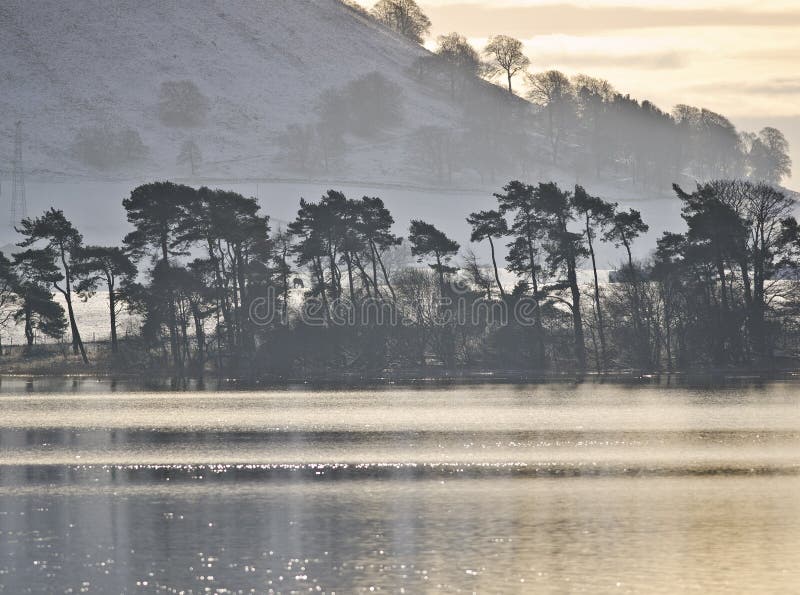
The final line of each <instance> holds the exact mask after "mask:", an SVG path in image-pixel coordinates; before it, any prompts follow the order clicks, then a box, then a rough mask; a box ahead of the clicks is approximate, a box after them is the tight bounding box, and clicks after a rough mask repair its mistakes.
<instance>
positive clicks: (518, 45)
mask: <svg viewBox="0 0 800 595" xmlns="http://www.w3.org/2000/svg"><path fill="white" fill-rule="evenodd" d="M483 52H484V54H485V55H486V56H487V57H488V58H489V59H490V62H489V67H490V68H491V72H492V73H493V74H495V75H500V74H505V76H506V79H507V81H508V92H509V93H513V92H514V91H513V90H512V88H511V79H512V78H513V77H514V76H515V75H516V74H517V73H519V72H522V71H524V70H525V69H526V68H528V66H529V65H530V63H531V61H530V60H529V59H528V57H527V56H526V55H525V53H524V50H523V47H522V42H521V41H520V40H518V39H514V38H513V37H509V36H507V35H495V36H494V37H492V38H490V39H489V43H487V44H486V48H484V50H483Z"/></svg>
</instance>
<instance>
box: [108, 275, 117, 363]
mask: <svg viewBox="0 0 800 595" xmlns="http://www.w3.org/2000/svg"><path fill="white" fill-rule="evenodd" d="M108 309H109V316H110V319H111V353H117V352H118V351H119V346H118V344H117V304H116V299H115V296H114V285H113V284H112V283H109V286H108Z"/></svg>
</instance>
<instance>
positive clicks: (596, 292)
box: [586, 213, 608, 372]
mask: <svg viewBox="0 0 800 595" xmlns="http://www.w3.org/2000/svg"><path fill="white" fill-rule="evenodd" d="M586 239H587V243H588V245H589V255H590V256H591V258H592V273H593V274H594V307H595V315H596V316H597V335H598V337H599V338H600V362H601V366H600V367H601V371H602V372H605V370H606V366H607V365H608V361H607V359H606V333H605V328H604V326H603V309H602V307H601V304H600V283H599V282H598V279H597V260H596V257H595V254H594V245H593V243H592V230H591V222H590V220H589V214H588V213H587V214H586Z"/></svg>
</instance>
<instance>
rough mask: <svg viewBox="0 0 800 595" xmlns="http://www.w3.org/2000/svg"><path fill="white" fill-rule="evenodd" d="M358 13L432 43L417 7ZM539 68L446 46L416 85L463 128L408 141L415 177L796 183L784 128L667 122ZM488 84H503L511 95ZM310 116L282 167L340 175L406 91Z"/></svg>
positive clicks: (716, 120) (424, 65)
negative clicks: (356, 146) (439, 100)
mask: <svg viewBox="0 0 800 595" xmlns="http://www.w3.org/2000/svg"><path fill="white" fill-rule="evenodd" d="M356 9H357V8H356ZM357 10H360V12H362V13H363V14H365V15H367V16H369V17H370V18H373V19H374V20H375V21H377V22H379V23H381V24H383V25H384V26H386V27H388V28H389V29H391V30H393V31H395V32H397V33H398V34H400V35H402V36H404V37H406V38H408V39H409V40H410V41H412V42H414V43H422V42H423V41H424V40H425V38H426V37H427V36H428V33H429V31H430V27H431V22H430V19H428V17H427V16H426V15H425V14H424V12H423V11H422V10H421V9H420V7H419V6H418V5H417V3H416V2H414V0H379V1H378V2H376V3H375V5H374V6H373V7H372V9H371V10H369V11H367V10H365V9H357ZM532 65H533V61H532V60H531V59H530V58H529V57H528V56H527V55H526V54H525V48H524V46H523V43H522V42H521V41H520V40H518V39H515V38H513V37H509V36H507V35H502V34H500V35H494V36H492V37H491V38H490V39H489V40H488V41H487V42H486V45H485V46H484V47H483V48H475V47H473V46H472V45H471V44H470V43H469V41H468V40H467V39H466V38H465V37H464V36H463V35H461V34H459V33H457V32H453V33H449V34H446V35H440V36H439V37H438V38H437V39H436V43H435V47H434V48H432V51H431V52H429V53H426V54H425V55H423V56H421V57H420V58H419V59H418V60H417V62H416V64H415V65H414V67H413V69H412V70H413V71H414V73H413V74H414V75H415V76H416V77H417V78H418V80H420V81H421V82H422V83H423V84H425V85H427V86H429V87H435V88H438V89H439V90H440V91H442V92H443V93H446V94H447V96H448V97H449V100H450V101H451V103H454V104H455V105H456V106H457V107H458V109H459V110H460V112H461V118H460V120H459V121H457V122H454V123H453V124H451V125H447V126H442V125H425V126H419V127H418V128H416V129H415V130H414V131H413V132H412V133H411V134H410V135H409V136H408V138H407V139H406V141H405V145H406V147H405V149H406V151H405V152H406V160H407V162H408V165H410V166H411V167H412V168H415V169H417V170H418V171H419V173H420V174H421V175H423V176H424V177H426V178H427V179H428V180H429V181H431V182H434V183H438V184H449V183H451V182H452V181H453V180H454V177H456V176H458V177H459V179H460V180H461V181H462V182H464V183H471V182H472V181H473V177H474V176H475V175H476V174H477V176H478V177H479V178H480V180H481V181H482V182H484V183H486V182H489V183H496V181H497V180H498V179H508V178H509V177H534V176H535V177H544V178H547V177H551V174H550V169H549V168H556V169H558V170H561V171H566V172H570V173H571V174H573V175H575V177H576V179H578V180H579V181H580V182H581V183H584V184H586V183H590V182H594V181H596V180H601V179H605V180H611V181H614V182H616V183H629V184H631V185H634V186H636V187H639V188H643V189H647V190H658V191H663V192H668V191H669V189H670V186H671V184H672V182H674V181H677V182H679V183H683V184H688V183H691V182H693V181H694V180H701V181H710V180H714V179H734V178H748V179H752V180H765V181H768V182H770V183H774V184H778V183H780V182H781V181H782V180H784V179H785V178H787V177H788V176H790V175H791V165H792V164H791V159H790V158H789V145H788V142H787V141H786V138H785V136H784V135H783V133H782V132H781V131H780V130H778V129H777V128H774V127H765V128H763V129H762V130H760V131H759V132H758V133H752V132H744V131H739V130H737V128H736V127H735V126H734V124H733V123H732V122H731V121H730V120H729V119H728V118H726V117H725V116H724V115H722V114H719V113H716V112H714V111H712V110H709V109H705V108H702V107H696V106H690V105H683V104H680V105H676V106H675V107H674V108H673V109H672V110H671V111H664V110H662V109H660V108H659V107H658V106H656V105H655V104H654V103H652V102H651V101H648V100H643V101H639V100H637V99H634V98H632V97H631V96H630V95H628V94H625V93H622V92H620V91H618V90H616V89H615V88H614V87H613V85H612V84H611V83H610V82H608V81H606V80H603V79H598V78H594V77H591V76H587V75H583V74H580V75H576V76H573V77H568V76H567V75H565V74H564V73H563V72H560V71H558V70H547V69H544V70H540V71H535V70H533V69H532ZM483 80H489V81H499V82H500V83H501V85H502V87H503V88H505V89H506V92H505V93H501V92H498V91H499V88H498V87H494V86H493V85H492V86H487V85H485V84H482V81H483ZM487 87H491V88H487ZM518 96H522V97H524V98H525V99H527V100H528V101H522V100H521V99H520V97H518ZM314 107H315V110H314V111H315V114H316V120H315V121H314V122H311V123H305V124H293V125H291V126H289V127H288V128H287V129H286V131H285V132H284V134H283V136H282V137H281V143H282V148H283V151H282V159H283V160H284V162H285V163H286V164H287V165H288V166H289V167H290V168H292V169H295V170H297V171H300V172H303V173H305V174H309V173H314V172H322V171H324V172H327V171H329V170H330V169H331V168H333V167H335V169H336V170H337V171H341V170H342V169H346V166H347V163H346V161H347V159H346V157H347V150H348V134H349V135H352V136H353V137H355V138H359V139H362V140H363V139H368V140H369V139H372V140H375V139H378V138H379V137H380V135H381V134H382V133H386V132H389V131H391V130H392V129H393V128H395V127H396V126H398V125H399V124H400V123H401V122H402V121H403V89H402V87H400V86H399V85H398V84H397V83H396V82H393V81H390V80H388V79H387V78H386V77H385V76H384V75H383V74H381V73H377V72H374V73H370V74H367V75H364V76H363V77H360V78H358V79H356V80H355V81H352V82H350V83H348V84H346V85H344V86H342V87H341V88H338V89H328V90H326V91H325V92H324V93H322V94H321V96H320V98H319V99H318V101H317V105H315V106H314Z"/></svg>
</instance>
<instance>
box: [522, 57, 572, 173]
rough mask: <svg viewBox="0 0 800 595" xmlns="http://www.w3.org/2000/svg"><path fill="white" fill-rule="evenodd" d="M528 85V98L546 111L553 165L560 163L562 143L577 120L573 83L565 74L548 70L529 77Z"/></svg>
mask: <svg viewBox="0 0 800 595" xmlns="http://www.w3.org/2000/svg"><path fill="white" fill-rule="evenodd" d="M528 84H529V85H530V88H531V90H530V92H529V93H528V97H529V98H530V100H531V101H533V102H534V103H535V104H537V105H540V106H541V107H542V108H543V109H544V110H545V114H546V116H547V137H548V139H549V140H550V148H551V153H552V157H553V163H554V164H555V163H558V150H559V148H560V145H561V142H562V140H563V138H564V136H565V135H566V134H567V132H568V129H569V126H570V125H571V124H572V122H573V121H574V119H575V101H574V99H575V97H574V90H573V87H572V83H570V81H569V79H568V78H567V77H566V75H565V74H564V73H563V72H559V71H558V70H548V71H546V72H538V73H536V74H532V75H530V76H528Z"/></svg>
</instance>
